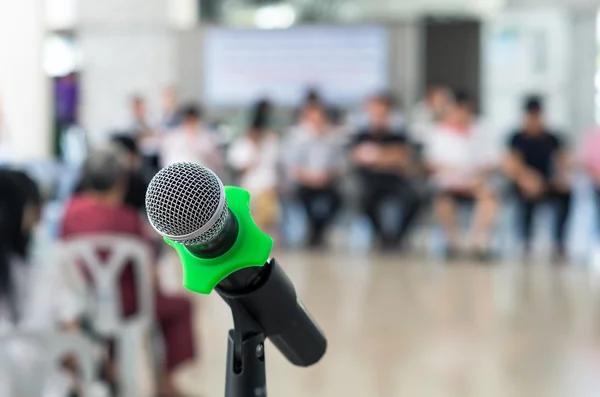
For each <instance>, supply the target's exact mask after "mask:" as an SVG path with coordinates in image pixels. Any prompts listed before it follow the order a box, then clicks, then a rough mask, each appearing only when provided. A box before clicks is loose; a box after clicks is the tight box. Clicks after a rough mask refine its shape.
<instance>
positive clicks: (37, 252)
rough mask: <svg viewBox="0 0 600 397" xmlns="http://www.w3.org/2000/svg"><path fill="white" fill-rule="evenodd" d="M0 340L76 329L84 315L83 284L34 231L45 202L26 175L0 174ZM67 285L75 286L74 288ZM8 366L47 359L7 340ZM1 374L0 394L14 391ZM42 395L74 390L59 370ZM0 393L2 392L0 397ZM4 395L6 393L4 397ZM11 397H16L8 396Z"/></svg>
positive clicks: (8, 172)
mask: <svg viewBox="0 0 600 397" xmlns="http://www.w3.org/2000/svg"><path fill="white" fill-rule="evenodd" d="M0 186H2V187H3V188H2V191H1V192H0V337H2V336H6V335H11V334H14V333H19V332H23V331H29V332H41V333H42V335H45V334H46V333H48V332H52V331H59V330H75V329H77V328H78V325H77V324H78V318H79V317H80V315H81V314H82V312H83V308H84V302H83V299H82V298H81V297H80V296H79V295H78V294H77V292H76V291H77V285H78V282H80V281H81V279H80V278H78V277H77V275H76V273H75V272H71V273H70V274H69V271H68V270H69V269H66V268H65V267H64V266H62V265H61V263H60V261H59V256H58V255H53V250H52V249H51V248H52V247H51V245H50V244H43V243H44V239H43V238H42V234H41V233H40V232H34V231H35V228H36V224H37V222H38V220H39V218H40V206H41V198H40V194H39V191H38V189H37V186H36V185H35V183H34V182H33V181H32V180H31V179H30V178H29V177H27V176H26V175H25V174H24V173H21V172H18V171H11V170H1V171H0ZM67 280H71V281H73V283H72V284H70V283H69V282H67ZM2 343H4V344H6V343H10V345H3V346H0V348H2V349H3V350H4V351H5V352H11V353H9V354H10V362H11V363H12V365H14V366H15V368H16V367H18V366H19V365H21V364H20V363H21V362H24V363H28V364H27V365H29V366H30V365H32V364H33V363H37V362H38V361H41V360H43V357H42V356H41V355H40V354H38V353H40V352H38V351H30V352H23V351H22V349H19V346H20V343H22V342H18V341H12V342H11V341H10V340H7V339H5V340H3V341H2ZM3 375H5V374H1V373H0V391H6V390H11V388H12V387H13V386H12V382H13V379H11V378H9V377H7V376H3ZM45 376H47V378H46V379H36V380H35V381H44V394H43V396H46V395H50V393H51V392H52V393H58V394H52V395H53V396H57V395H61V396H66V395H68V393H69V392H70V390H71V389H72V387H73V383H72V379H71V375H70V374H69V373H68V372H67V371H65V370H61V369H58V368H57V369H56V370H55V371H51V372H50V373H48V374H45ZM0 394H2V392H0ZM2 395H5V394H2ZM8 395H12V394H10V393H9V394H8Z"/></svg>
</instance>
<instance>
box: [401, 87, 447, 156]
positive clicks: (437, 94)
mask: <svg viewBox="0 0 600 397" xmlns="http://www.w3.org/2000/svg"><path fill="white" fill-rule="evenodd" d="M451 105H452V94H451V92H450V90H449V89H448V87H446V86H444V85H440V84H432V85H430V86H429V87H427V92H426V93H425V98H423V100H422V101H421V102H419V103H417V104H416V105H415V107H414V108H413V109H411V112H410V128H409V133H410V137H411V139H412V141H414V142H416V143H418V144H421V145H423V144H424V143H425V142H426V141H427V139H428V137H429V136H430V134H431V133H432V131H433V130H434V129H435V127H436V125H437V124H438V123H439V122H441V121H443V120H444V118H445V117H446V115H447V113H448V110H449V109H450V107H451Z"/></svg>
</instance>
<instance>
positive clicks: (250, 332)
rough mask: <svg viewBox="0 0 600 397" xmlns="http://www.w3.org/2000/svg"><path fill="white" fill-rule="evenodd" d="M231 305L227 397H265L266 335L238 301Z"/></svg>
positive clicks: (226, 378)
mask: <svg viewBox="0 0 600 397" xmlns="http://www.w3.org/2000/svg"><path fill="white" fill-rule="evenodd" d="M229 305H230V307H231V313H232V314H233V324H234V328H233V329H232V330H229V338H228V343H227V372H226V376H225V397H266V395H267V379H266V370H265V345H264V342H265V334H264V332H263V330H262V329H261V327H260V326H259V325H258V324H257V323H256V322H255V321H254V320H252V318H251V317H250V315H249V314H248V312H247V311H246V309H245V308H244V307H243V306H242V305H241V304H240V303H239V302H236V301H235V300H234V301H231V302H229Z"/></svg>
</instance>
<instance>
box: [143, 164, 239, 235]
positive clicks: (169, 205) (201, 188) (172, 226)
mask: <svg viewBox="0 0 600 397" xmlns="http://www.w3.org/2000/svg"><path fill="white" fill-rule="evenodd" d="M146 212H147V214H148V219H149V220H150V224H151V225H152V227H154V229H156V231H157V232H158V233H159V234H160V235H162V236H163V237H166V238H168V239H170V240H173V241H177V242H180V243H183V244H185V245H194V244H203V243H206V242H208V241H210V240H212V239H213V238H214V237H215V236H216V235H217V234H218V233H219V232H220V231H221V230H222V229H223V226H224V225H225V222H226V220H227V216H228V211H227V200H226V198H225V191H224V189H223V183H222V182H221V180H220V179H219V178H218V177H217V176H216V175H215V173H214V172H212V171H211V170H209V169H208V168H206V167H203V166H201V165H199V164H195V163H187V162H186V163H175V164H172V165H169V166H168V167H165V168H163V169H162V170H160V171H159V172H158V173H157V174H156V175H155V176H154V178H152V181H150V184H149V185H148V190H147V191H146Z"/></svg>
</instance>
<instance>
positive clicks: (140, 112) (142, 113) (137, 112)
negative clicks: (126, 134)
mask: <svg viewBox="0 0 600 397" xmlns="http://www.w3.org/2000/svg"><path fill="white" fill-rule="evenodd" d="M130 103H131V113H132V114H133V117H134V118H136V119H142V118H144V117H146V99H145V98H144V97H143V96H141V95H137V94H136V95H133V96H132V97H131V100H130Z"/></svg>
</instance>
